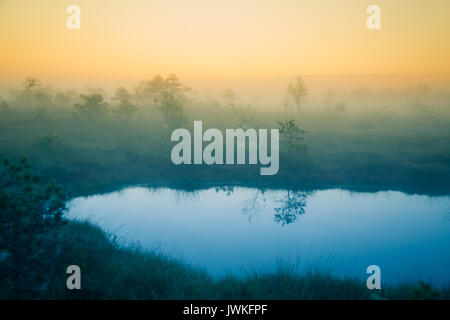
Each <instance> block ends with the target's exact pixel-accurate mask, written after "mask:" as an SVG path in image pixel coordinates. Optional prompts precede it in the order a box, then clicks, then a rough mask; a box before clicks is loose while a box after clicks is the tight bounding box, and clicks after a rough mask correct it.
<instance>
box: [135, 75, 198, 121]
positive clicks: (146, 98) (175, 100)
mask: <svg viewBox="0 0 450 320" xmlns="http://www.w3.org/2000/svg"><path fill="white" fill-rule="evenodd" d="M190 90H191V89H190V88H189V87H187V86H185V85H183V84H181V83H180V81H179V80H178V78H177V76H176V75H174V74H171V75H169V76H168V77H167V78H166V79H164V78H163V77H162V76H160V75H157V76H155V77H154V78H153V79H152V80H148V81H145V82H141V83H140V84H139V85H138V87H137V88H136V93H135V96H136V99H137V100H138V101H140V102H141V103H149V104H150V105H152V106H154V107H156V108H157V109H158V110H160V111H161V112H162V114H163V117H164V122H165V124H166V125H170V126H178V125H180V124H181V123H182V122H184V121H185V114H184V110H183V105H184V103H185V101H186V99H187V97H186V93H187V92H188V91H190Z"/></svg>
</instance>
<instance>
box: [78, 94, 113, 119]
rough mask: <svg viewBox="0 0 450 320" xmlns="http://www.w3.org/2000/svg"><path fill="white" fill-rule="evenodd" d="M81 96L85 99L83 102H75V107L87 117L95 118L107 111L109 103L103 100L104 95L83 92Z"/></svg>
mask: <svg viewBox="0 0 450 320" xmlns="http://www.w3.org/2000/svg"><path fill="white" fill-rule="evenodd" d="M80 98H81V99H82V100H83V104H75V105H74V106H75V109H77V110H78V112H79V114H81V115H83V116H85V117H87V118H90V119H92V118H94V117H97V116H99V115H103V114H105V113H106V110H107V109H106V107H107V105H108V104H107V103H106V102H103V97H102V96H101V95H99V94H92V95H84V94H81V95H80Z"/></svg>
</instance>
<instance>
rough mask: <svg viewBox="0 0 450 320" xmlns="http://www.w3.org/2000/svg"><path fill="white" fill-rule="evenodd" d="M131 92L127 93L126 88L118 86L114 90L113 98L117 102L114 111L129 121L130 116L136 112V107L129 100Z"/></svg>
mask: <svg viewBox="0 0 450 320" xmlns="http://www.w3.org/2000/svg"><path fill="white" fill-rule="evenodd" d="M131 98H132V97H131V94H129V93H128V91H127V89H125V88H123V87H120V88H118V89H117V90H116V94H115V96H114V97H113V98H112V99H113V100H115V101H117V102H118V105H117V108H116V110H115V112H117V113H118V114H119V115H120V116H121V117H122V118H123V119H124V120H125V122H127V123H128V122H129V121H130V118H131V117H132V116H133V115H134V114H135V113H136V112H137V107H136V105H135V104H134V103H132V102H131Z"/></svg>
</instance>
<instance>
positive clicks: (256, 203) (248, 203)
mask: <svg viewBox="0 0 450 320" xmlns="http://www.w3.org/2000/svg"><path fill="white" fill-rule="evenodd" d="M265 202H266V197H265V196H264V190H262V189H258V190H256V192H254V193H253V195H252V196H251V197H250V198H249V199H247V200H245V201H244V202H243V203H242V213H243V214H244V215H246V216H247V217H248V219H249V221H251V220H252V218H253V217H255V216H256V215H257V214H258V212H259V211H260V210H261V207H262V206H263V204H264V203H265Z"/></svg>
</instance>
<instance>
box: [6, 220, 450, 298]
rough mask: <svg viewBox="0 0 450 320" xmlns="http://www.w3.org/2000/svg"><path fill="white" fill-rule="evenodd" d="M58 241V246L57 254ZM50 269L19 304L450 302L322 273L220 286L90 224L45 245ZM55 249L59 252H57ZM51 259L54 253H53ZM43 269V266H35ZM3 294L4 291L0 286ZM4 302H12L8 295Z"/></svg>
mask: <svg viewBox="0 0 450 320" xmlns="http://www.w3.org/2000/svg"><path fill="white" fill-rule="evenodd" d="M55 239H57V241H56V246H55ZM41 247H42V248H43V251H42V254H43V256H42V257H41V258H42V259H46V260H47V263H44V264H42V265H43V267H42V269H39V270H34V271H39V272H41V273H46V274H47V276H48V277H47V282H46V283H44V284H42V283H41V284H37V283H35V284H33V283H28V285H29V286H30V287H31V286H33V285H35V286H36V287H39V288H40V289H39V290H38V293H36V291H34V292H35V293H33V294H31V296H22V297H19V298H40V299H449V298H450V290H449V289H436V288H432V287H430V286H428V285H426V284H423V283H417V284H405V285H401V286H397V287H387V288H384V289H383V290H381V291H379V292H376V293H375V292H372V291H369V290H368V289H367V288H366V287H365V283H364V281H360V280H357V279H338V278H334V277H332V276H329V275H327V274H323V273H320V272H312V271H311V272H305V273H298V272H296V271H295V270H294V269H291V268H288V267H280V268H279V269H278V270H277V271H275V272H273V273H258V272H254V273H251V274H249V275H248V276H247V277H245V278H236V277H234V276H231V275H228V276H224V277H222V278H219V279H216V278H213V277H211V276H209V275H208V274H207V273H206V272H204V271H202V270H199V269H196V268H193V267H191V266H189V265H187V264H184V263H182V262H180V261H178V260H175V259H172V258H171V257H169V256H167V255H164V254H161V253H158V252H153V251H144V250H142V249H140V248H136V247H133V246H128V247H124V246H120V245H118V244H117V243H116V241H115V240H114V238H113V237H110V236H108V235H107V234H106V233H105V232H104V231H102V230H101V229H100V228H98V227H96V226H94V225H92V224H89V223H87V222H75V221H68V222H67V223H65V224H64V225H63V226H62V227H60V228H59V229H57V230H54V231H53V232H51V233H49V234H47V235H46V236H45V237H44V238H43V239H42V244H41ZM55 247H56V248H57V249H56V250H55ZM50 252H51V253H50ZM72 264H77V265H79V266H80V268H81V272H82V273H81V283H82V289H81V290H68V289H67V288H66V279H67V276H68V275H67V274H66V268H67V266H69V265H72ZM33 267H36V266H33ZM0 289H1V284H0ZM0 298H3V299H5V298H6V299H8V298H17V297H11V296H8V291H5V290H1V292H0Z"/></svg>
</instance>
